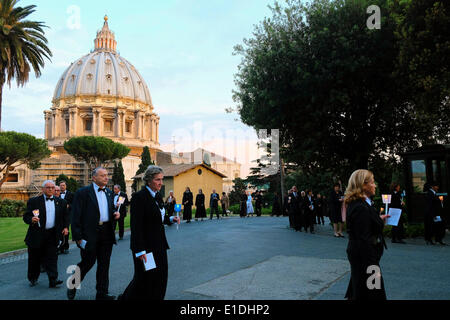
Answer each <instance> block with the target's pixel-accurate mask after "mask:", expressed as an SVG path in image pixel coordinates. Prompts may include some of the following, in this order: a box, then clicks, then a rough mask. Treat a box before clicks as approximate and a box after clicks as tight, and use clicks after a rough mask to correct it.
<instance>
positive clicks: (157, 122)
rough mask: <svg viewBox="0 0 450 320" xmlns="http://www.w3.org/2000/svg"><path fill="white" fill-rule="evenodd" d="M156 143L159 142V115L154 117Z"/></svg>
mask: <svg viewBox="0 0 450 320" xmlns="http://www.w3.org/2000/svg"><path fill="white" fill-rule="evenodd" d="M156 143H159V117H157V118H156Z"/></svg>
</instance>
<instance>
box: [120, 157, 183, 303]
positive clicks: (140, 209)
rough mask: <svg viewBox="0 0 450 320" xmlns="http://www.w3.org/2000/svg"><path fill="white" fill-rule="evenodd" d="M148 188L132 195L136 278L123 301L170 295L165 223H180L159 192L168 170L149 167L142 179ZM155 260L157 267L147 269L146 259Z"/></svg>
mask: <svg viewBox="0 0 450 320" xmlns="http://www.w3.org/2000/svg"><path fill="white" fill-rule="evenodd" d="M142 179H143V180H144V182H145V187H144V188H142V190H141V191H139V192H136V193H135V194H133V197H132V198H131V207H130V215H131V239H130V242H131V245H130V248H131V251H132V259H133V262H134V277H133V280H131V282H130V284H129V285H128V287H127V288H126V289H125V291H124V293H123V294H122V295H119V300H138V299H144V300H163V299H164V296H165V294H166V287H167V278H168V263H167V250H168V249H169V245H168V243H167V239H166V234H165V230H164V224H167V225H170V224H172V223H173V222H176V223H179V222H180V220H179V218H178V217H176V216H171V217H169V216H168V215H166V214H165V208H164V202H163V200H162V196H161V194H160V193H159V192H160V190H161V187H162V185H163V179H164V173H163V170H162V169H161V168H160V167H157V166H153V165H151V166H149V167H148V168H147V170H146V171H145V173H144V177H143V178H142ZM148 259H150V260H151V259H153V260H154V262H155V265H156V268H153V269H150V270H147V271H146V269H145V267H144V262H147V261H148Z"/></svg>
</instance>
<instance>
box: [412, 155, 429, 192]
mask: <svg viewBox="0 0 450 320" xmlns="http://www.w3.org/2000/svg"><path fill="white" fill-rule="evenodd" d="M411 171H412V186H413V190H414V193H421V192H423V186H424V184H425V182H426V180H427V171H426V166H425V160H414V161H411Z"/></svg>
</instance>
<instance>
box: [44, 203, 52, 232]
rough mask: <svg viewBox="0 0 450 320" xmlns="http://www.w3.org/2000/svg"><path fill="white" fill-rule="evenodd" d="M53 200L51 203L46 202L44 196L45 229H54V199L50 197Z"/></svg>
mask: <svg viewBox="0 0 450 320" xmlns="http://www.w3.org/2000/svg"><path fill="white" fill-rule="evenodd" d="M50 198H52V199H53V201H50V200H48V201H47V196H46V195H44V201H45V214H46V220H45V229H46V230H48V229H52V228H54V227H55V197H50Z"/></svg>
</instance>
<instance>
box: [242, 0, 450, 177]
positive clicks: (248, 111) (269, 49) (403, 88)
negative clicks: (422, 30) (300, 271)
mask: <svg viewBox="0 0 450 320" xmlns="http://www.w3.org/2000/svg"><path fill="white" fill-rule="evenodd" d="M392 2H396V1H395V0H392ZM410 2H411V3H413V2H414V1H409V2H408V1H407V2H406V3H410ZM432 2H433V3H434V4H433V3H432ZM437 2H438V1H431V0H430V1H425V0H418V1H417V3H423V6H422V9H423V10H416V11H414V12H415V13H410V14H411V17H413V16H415V19H416V20H415V21H421V19H425V20H426V19H428V18H430V15H431V17H432V18H430V19H431V20H430V21H431V22H430V26H429V29H430V30H431V23H432V21H435V22H436V23H437V25H438V26H439V28H437V30H435V29H433V30H432V31H433V32H435V33H432V35H433V36H436V37H437V38H436V40H434V42H433V43H439V45H441V46H442V50H440V51H439V50H437V49H436V50H434V51H433V52H436V57H437V58H438V59H437V60H436V61H440V63H439V64H438V65H436V66H435V67H438V68H441V66H442V68H441V70H443V71H442V72H445V73H447V72H448V70H449V68H448V64H449V59H448V53H447V51H446V50H447V48H448V30H449V28H446V29H444V28H441V27H440V26H441V24H443V23H444V24H445V23H446V21H447V19H448V14H447V11H445V10H444V9H443V7H442V6H444V5H442V4H439V5H436V3H437ZM440 2H442V1H440ZM446 3H447V4H446V5H445V8H447V6H448V1H447V2H446ZM369 5H378V6H379V7H380V8H381V17H382V21H381V29H380V30H369V29H368V28H367V26H366V20H367V18H368V15H367V13H366V9H367V7H368V6H369ZM426 8H428V9H426ZM389 10H390V7H389V6H388V0H374V1H372V0H360V1H353V0H335V1H332V0H313V1H311V2H310V3H306V4H303V2H300V1H287V4H286V6H285V7H282V6H281V5H279V4H278V3H275V5H274V7H273V8H272V13H273V16H272V17H271V18H266V19H264V21H262V22H261V23H260V24H259V25H257V26H256V27H255V30H254V32H253V36H252V38H250V39H244V43H243V45H238V46H236V47H235V54H237V55H240V56H241V57H242V61H241V64H240V65H239V68H238V73H237V74H236V75H235V83H236V87H237V89H236V91H234V95H233V98H234V101H235V102H236V103H237V111H238V113H239V114H240V117H241V120H242V121H243V122H244V123H245V124H247V125H250V126H252V127H254V128H255V129H257V130H258V129H264V128H278V129H280V144H281V147H280V149H281V156H282V158H283V159H285V160H286V163H288V164H291V165H293V166H294V167H295V168H296V169H297V168H299V169H301V170H302V172H303V174H304V175H305V176H307V177H308V176H312V177H314V176H317V175H318V174H317V172H318V171H319V172H320V171H325V169H327V170H328V169H329V170H331V171H332V175H333V176H334V177H333V180H336V178H341V180H342V182H343V183H344V182H346V181H345V180H346V179H347V178H348V177H349V176H350V174H351V172H353V171H354V170H355V169H358V168H368V167H372V168H377V169H380V168H383V166H384V164H385V163H386V164H387V165H388V166H390V167H391V170H395V168H394V167H395V164H397V163H398V161H399V159H398V157H396V155H399V154H401V153H402V152H404V151H406V150H407V149H409V148H414V147H416V146H418V145H419V144H420V143H421V142H422V141H423V139H422V137H421V136H419V135H417V134H416V133H417V130H418V126H419V124H420V125H422V126H424V127H427V128H428V130H429V132H431V130H430V128H433V127H435V126H436V127H439V128H442V130H443V131H442V132H443V133H445V134H446V135H447V136H448V127H449V125H448V124H450V121H448V120H447V118H449V119H450V108H448V106H447V107H446V105H445V104H444V103H443V101H444V100H442V99H441V100H439V99H438V102H436V100H435V102H436V103H434V104H433V107H432V108H431V109H429V110H424V108H422V106H421V105H419V104H418V103H412V100H411V99H410V97H409V93H410V90H409V89H408V88H407V87H408V81H406V80H405V73H402V72H399V66H398V64H399V63H398V60H399V58H398V57H399V56H400V54H401V50H402V49H401V48H402V46H403V44H404V43H401V40H399V37H398V32H399V19H398V16H396V15H394V14H393V11H392V10H391V11H389ZM427 10H428V11H427ZM436 10H437V11H438V12H436ZM400 14H401V15H404V12H402V11H401V10H400ZM440 16H442V20H439V22H437V20H436V19H437V18H436V17H440ZM411 19H412V18H411ZM433 19H434V20H433ZM402 21H403V22H405V21H407V19H406V20H402ZM405 23H406V22H405ZM405 26H406V25H405ZM445 26H446V24H445ZM430 30H429V31H430ZM411 36H412V35H411ZM428 36H429V35H427V38H426V39H431V38H430V37H428ZM424 41H425V40H424ZM429 44H430V43H428V45H429ZM444 53H447V54H444ZM404 56H405V57H406V55H404ZM405 59H406V58H405ZM407 59H409V58H407ZM428 71H429V73H427V74H426V76H430V77H434V75H435V74H437V76H436V77H437V78H436V79H438V80H439V79H442V78H444V76H439V74H440V73H439V72H440V71H439V72H438V71H435V70H434V69H432V68H430V69H428V70H427V72H428ZM426 76H424V78H426ZM433 79H434V78H433ZM448 79H449V77H447V78H446V80H445V81H444V80H443V82H442V85H441V86H440V88H439V86H438V84H437V83H435V82H433V85H432V86H433V88H434V89H436V90H437V91H439V92H440V93H441V95H438V96H440V97H442V94H444V96H445V97H448V96H449V95H448V91H446V90H445V89H443V88H442V86H446V88H447V89H448V88H449V86H448ZM434 84H435V85H434ZM430 114H433V116H431V115H430ZM267 115H270V117H268V116H267ZM441 115H442V117H441ZM430 119H432V121H433V122H431V121H430ZM390 163H394V164H392V165H391V164H390ZM375 174H377V173H376V172H375ZM392 175H394V173H393V171H391V172H388V173H386V174H385V175H384V174H383V185H384V184H385V183H387V181H388V180H389V178H388V176H392ZM391 179H392V177H391Z"/></svg>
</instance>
